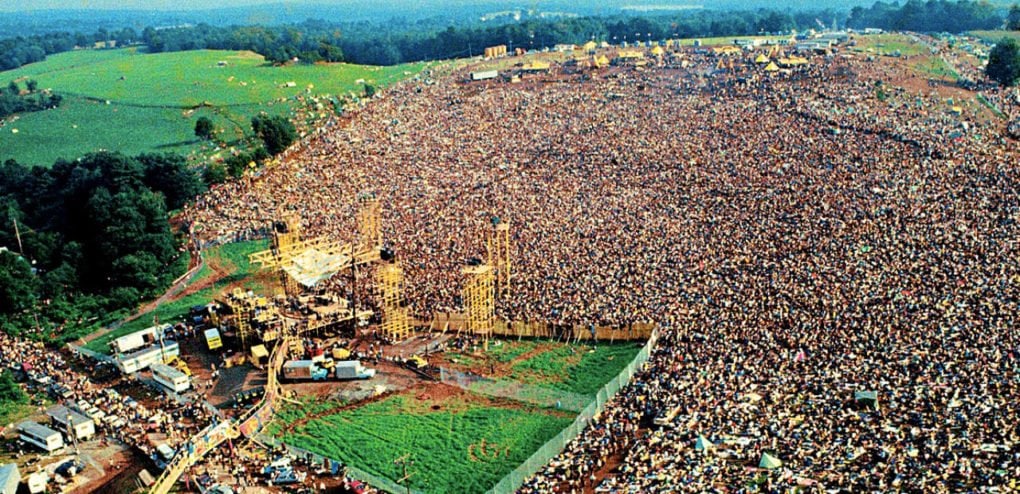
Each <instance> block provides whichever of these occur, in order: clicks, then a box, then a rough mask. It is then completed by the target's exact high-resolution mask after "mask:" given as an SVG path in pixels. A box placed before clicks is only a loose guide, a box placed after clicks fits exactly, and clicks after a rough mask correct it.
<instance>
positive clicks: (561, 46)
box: [553, 43, 576, 53]
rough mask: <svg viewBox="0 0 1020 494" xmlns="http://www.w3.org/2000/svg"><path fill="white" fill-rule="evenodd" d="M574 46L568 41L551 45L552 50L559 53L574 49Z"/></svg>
mask: <svg viewBox="0 0 1020 494" xmlns="http://www.w3.org/2000/svg"><path fill="white" fill-rule="evenodd" d="M574 48H576V46H575V45H573V44H570V43H561V44H558V45H556V46H553V51H558V52H560V53H566V52H568V51H574Z"/></svg>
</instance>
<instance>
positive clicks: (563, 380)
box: [510, 343, 641, 395]
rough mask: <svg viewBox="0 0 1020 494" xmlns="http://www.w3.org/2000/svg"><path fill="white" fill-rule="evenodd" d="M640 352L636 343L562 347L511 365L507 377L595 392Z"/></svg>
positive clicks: (552, 386) (576, 390)
mask: <svg viewBox="0 0 1020 494" xmlns="http://www.w3.org/2000/svg"><path fill="white" fill-rule="evenodd" d="M639 351H641V344H640V343H618V344H612V345H610V344H608V343H600V344H599V345H598V346H597V347H593V346H590V345H587V344H579V345H563V346H558V347H555V348H554V349H551V350H547V351H545V352H542V353H540V354H538V355H535V356H533V357H532V358H529V359H527V360H524V361H521V362H516V363H514V365H513V366H512V370H513V372H512V373H511V374H510V377H511V378H512V379H514V380H517V381H521V382H525V383H528V384H538V385H542V386H547V387H550V388H553V389H558V390H562V391H569V392H571V393H578V394H583V395H591V394H594V393H596V392H598V390H599V389H601V388H602V386H605V384H606V383H607V382H609V381H610V380H611V379H612V378H614V377H616V375H617V374H619V373H620V371H622V370H623V368H624V367H626V366H627V364H629V363H630V362H631V360H634V357H635V356H636V355H637V354H638V352H639Z"/></svg>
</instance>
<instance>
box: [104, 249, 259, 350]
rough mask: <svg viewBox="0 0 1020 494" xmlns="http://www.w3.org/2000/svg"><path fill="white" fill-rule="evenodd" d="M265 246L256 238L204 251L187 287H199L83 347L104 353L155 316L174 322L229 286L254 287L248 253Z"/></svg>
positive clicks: (166, 321)
mask: <svg viewBox="0 0 1020 494" xmlns="http://www.w3.org/2000/svg"><path fill="white" fill-rule="evenodd" d="M268 245H269V244H268V242H267V241H265V240H258V241H252V242H238V243H233V244H226V245H223V246H220V247H215V248H212V249H209V250H208V251H207V252H206V253H205V254H204V255H205V259H206V267H204V268H202V269H201V270H200V271H199V273H198V274H197V275H196V276H195V279H194V280H192V281H191V283H190V284H189V286H190V287H201V288H200V289H198V290H196V291H193V292H191V293H188V294H186V295H184V296H183V297H181V298H179V299H177V300H173V301H171V302H167V303H164V304H161V305H159V306H158V307H156V308H155V309H154V310H152V311H150V312H147V313H145V314H142V315H141V316H139V317H138V318H136V319H134V320H132V321H129V322H127V323H124V324H123V325H122V326H120V327H119V328H117V329H115V330H113V331H110V332H108V333H106V334H103V335H102V336H100V337H98V338H96V339H94V340H92V341H90V342H88V344H86V345H85V348H87V349H89V350H92V351H94V352H103V353H106V352H108V351H109V344H110V342H111V341H113V340H114V339H116V338H118V337H120V336H123V335H125V334H128V333H131V332H134V331H138V330H141V329H145V328H147V327H149V326H152V324H153V320H154V318H157V317H158V318H159V321H160V322H165V323H174V322H177V321H180V320H181V319H182V318H183V317H185V316H186V315H187V314H188V310H189V309H191V307H193V306H195V305H201V304H206V303H209V302H210V301H211V300H212V299H213V297H215V296H216V295H217V294H219V292H221V291H223V290H224V289H226V288H227V287H229V286H244V287H249V288H256V286H257V285H258V283H257V282H256V281H255V278H254V274H255V269H254V268H253V267H252V266H251V265H250V264H249V263H248V254H251V253H252V252H257V251H260V250H263V249H265V248H266V247H267V246H268ZM209 266H214V267H209ZM186 290H187V289H186Z"/></svg>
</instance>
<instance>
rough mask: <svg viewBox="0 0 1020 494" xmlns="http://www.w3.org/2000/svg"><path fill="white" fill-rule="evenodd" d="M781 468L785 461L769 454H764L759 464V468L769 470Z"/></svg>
mask: <svg viewBox="0 0 1020 494" xmlns="http://www.w3.org/2000/svg"><path fill="white" fill-rule="evenodd" d="M781 466H783V461H782V460H780V459H779V458H776V457H775V456H772V455H770V454H768V453H762V454H761V461H759V462H758V468H765V469H768V470H774V469H776V468H779V467H781Z"/></svg>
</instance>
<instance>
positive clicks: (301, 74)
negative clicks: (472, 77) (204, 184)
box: [0, 48, 424, 166]
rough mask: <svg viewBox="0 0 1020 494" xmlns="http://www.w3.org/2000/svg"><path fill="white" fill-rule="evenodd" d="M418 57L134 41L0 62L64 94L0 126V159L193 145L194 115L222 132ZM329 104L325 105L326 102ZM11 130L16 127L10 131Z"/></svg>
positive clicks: (239, 129) (400, 75)
mask: <svg viewBox="0 0 1020 494" xmlns="http://www.w3.org/2000/svg"><path fill="white" fill-rule="evenodd" d="M423 68H424V64H406V65H398V66H393V67H371V66H363V65H352V64H318V65H302V64H297V65H290V66H284V67H274V66H272V65H270V64H267V63H266V62H265V60H264V59H263V58H262V56H260V55H257V54H254V53H251V52H231V51H213V50H203V51H188V52H174V53H160V54H146V53H141V52H139V51H137V50H136V49H134V48H128V49H122V50H109V51H75V52H68V53H62V54H58V55H53V56H51V57H49V58H48V59H47V60H46V61H44V62H39V63H35V64H31V65H26V66H24V67H21V68H19V69H16V70H11V71H6V72H0V81H3V83H4V84H6V81H10V80H19V81H21V80H26V79H35V80H36V81H38V83H39V87H40V88H48V89H51V90H53V91H54V92H56V93H58V94H61V95H62V96H64V97H65V101H64V104H63V105H62V106H61V107H60V108H58V109H56V110H49V111H44V112H38V113H29V114H23V115H20V116H18V117H16V118H14V119H8V121H7V122H5V123H4V125H3V126H2V127H0V160H4V159H8V158H14V159H16V160H17V161H19V162H22V163H25V164H30V165H44V166H48V165H51V164H53V162H54V161H55V160H56V159H57V158H61V157H62V158H74V157H77V156H79V155H81V154H83V153H86V152H90V151H96V150H100V149H107V150H114V151H122V152H124V153H127V154H137V153H140V152H145V151H174V152H178V153H182V154H187V153H192V152H201V151H203V150H204V149H205V148H203V146H207V145H206V144H205V143H202V142H201V141H199V140H197V139H196V138H195V136H194V133H193V130H194V126H195V120H196V119H197V118H198V117H200V116H207V117H209V118H211V119H212V120H213V122H214V123H215V124H216V126H217V127H218V128H220V129H223V130H224V133H225V134H224V140H226V141H228V142H230V141H232V140H235V139H238V138H241V137H243V136H244V135H245V134H247V133H250V129H249V127H248V125H249V122H250V119H251V116H252V115H255V114H257V113H259V112H260V111H267V112H269V113H274V114H289V113H292V112H294V111H295V109H296V108H298V107H299V106H301V105H302V103H301V102H299V101H298V97H300V96H302V95H305V96H307V95H314V96H328V95H344V94H349V93H350V92H354V93H357V94H360V93H361V91H362V89H363V84H362V83H359V82H357V81H359V80H362V79H363V80H364V82H365V83H369V84H374V85H376V86H380V87H381V86H386V85H388V84H392V83H394V82H396V81H399V80H401V79H404V78H407V77H411V76H413V75H415V74H417V73H418V72H420V71H421V70H422V69H423ZM326 111H328V109H327V110H326ZM15 130H16V131H17V132H15Z"/></svg>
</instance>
